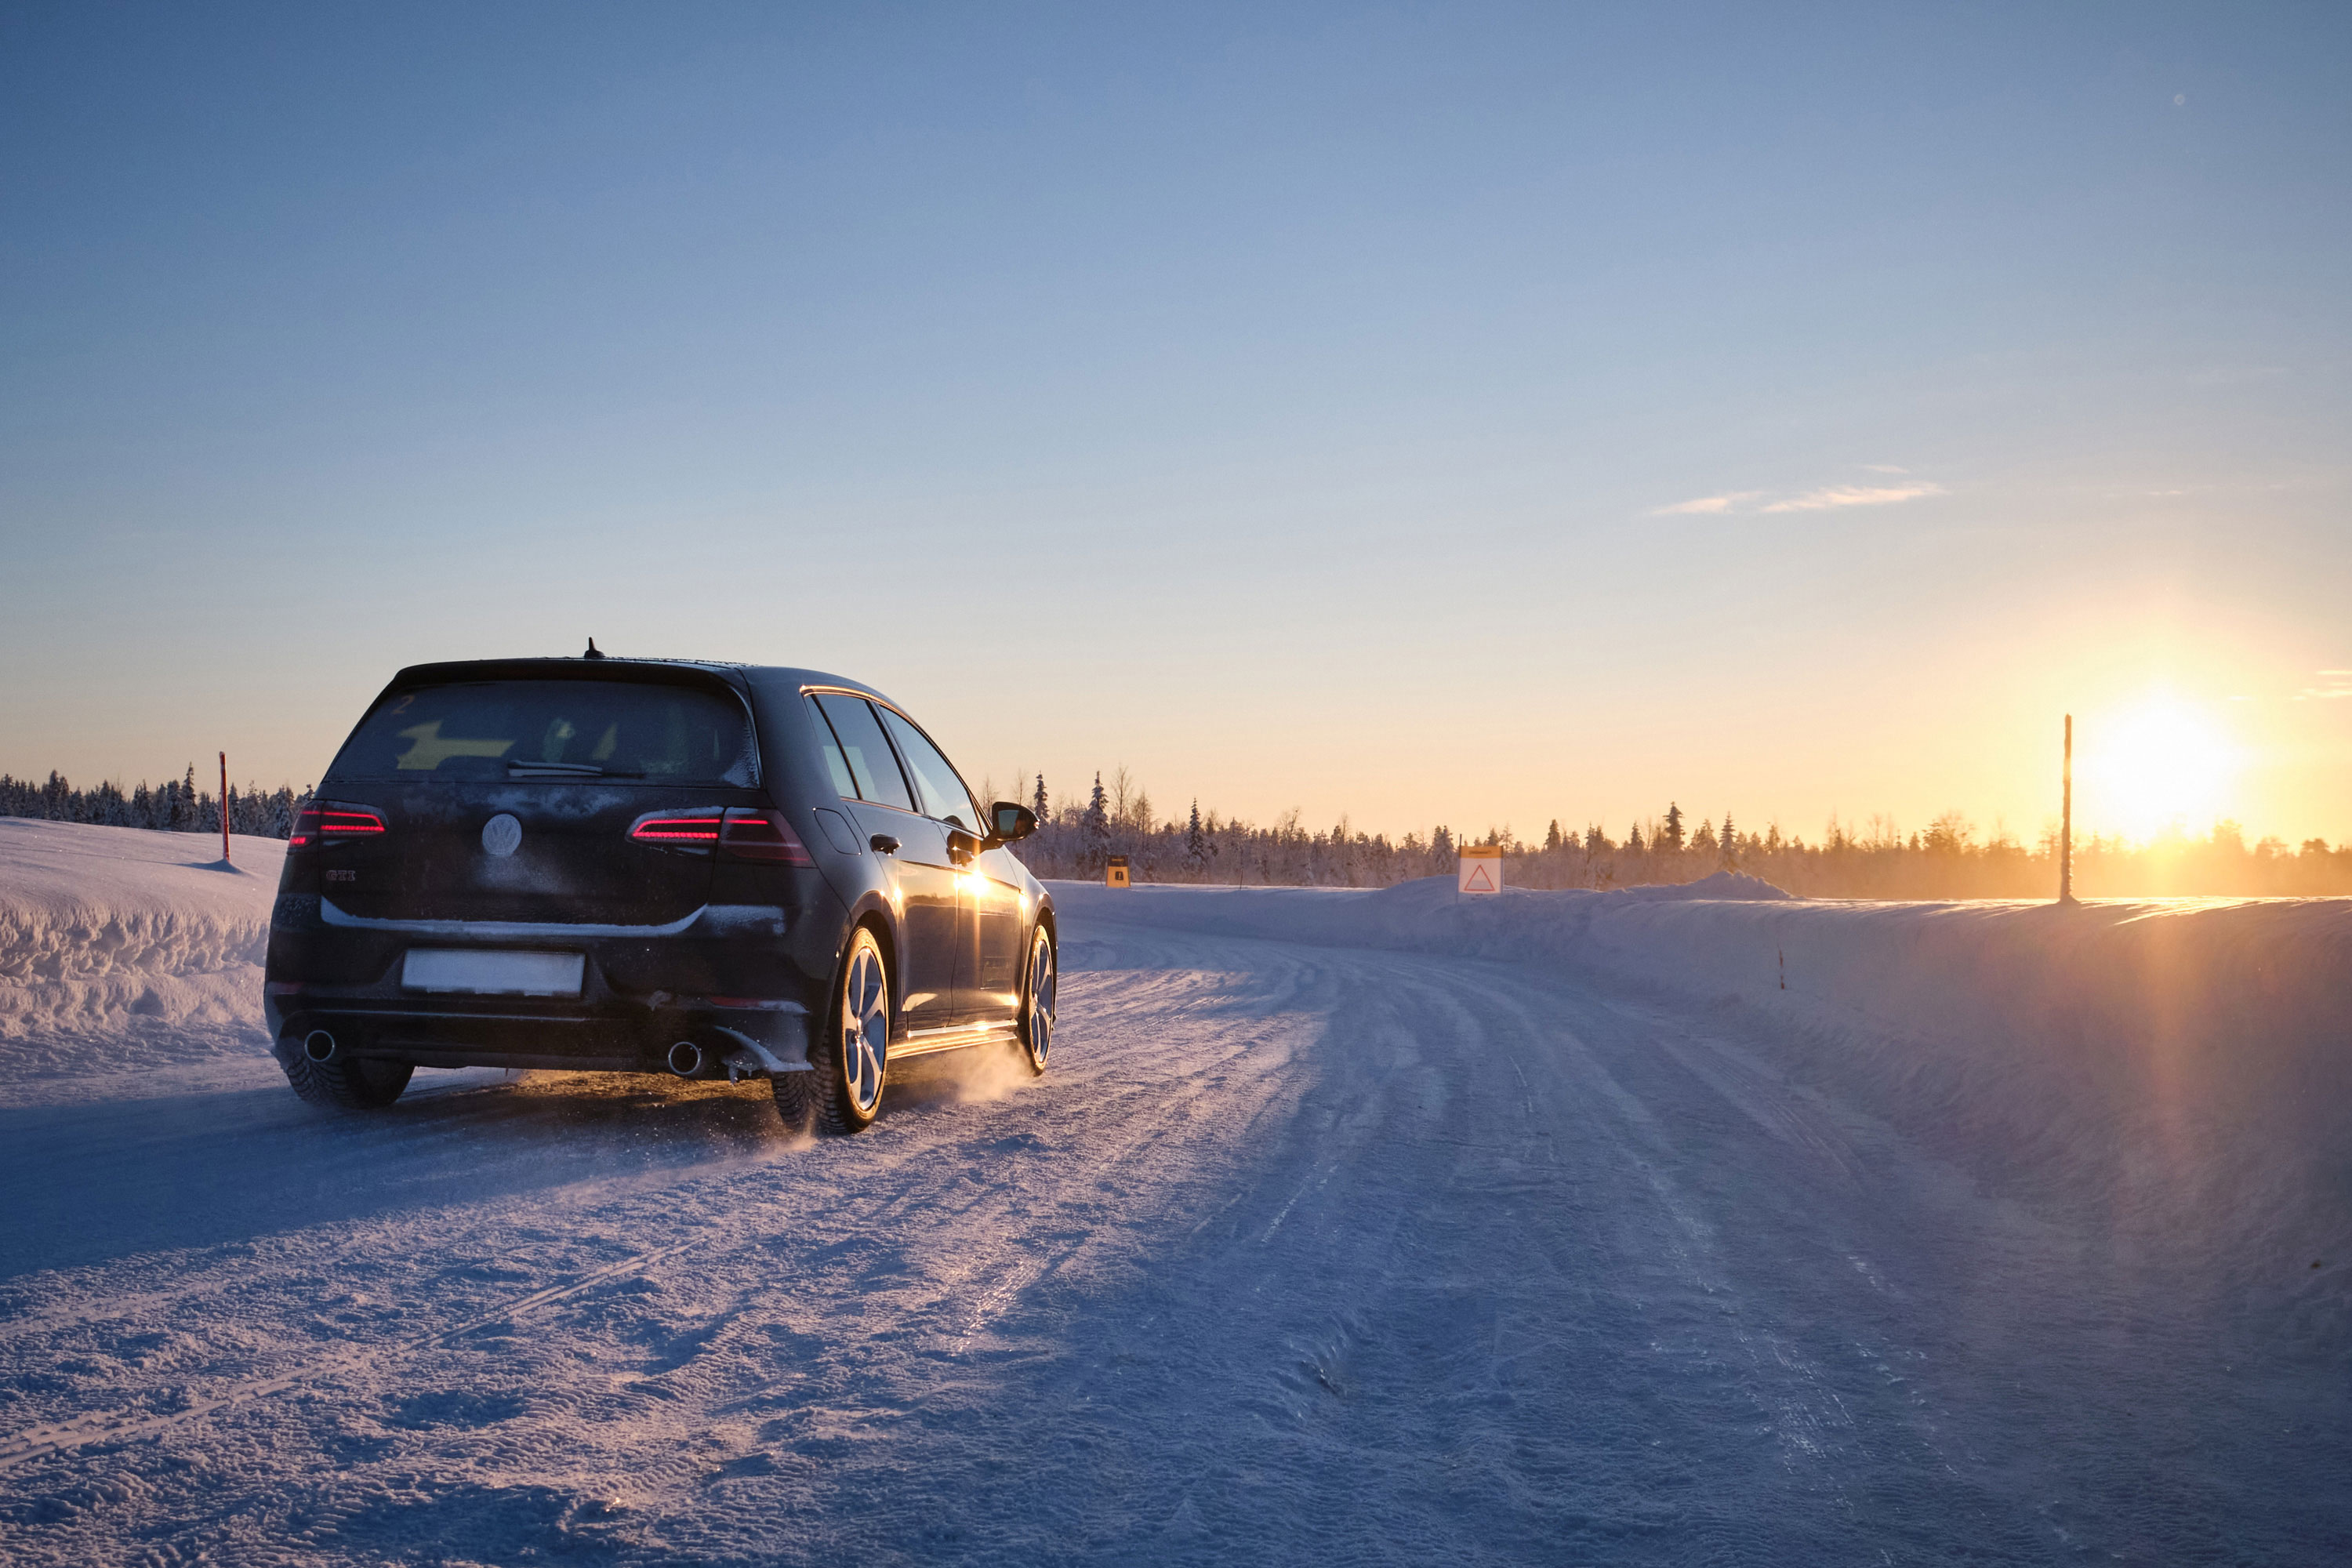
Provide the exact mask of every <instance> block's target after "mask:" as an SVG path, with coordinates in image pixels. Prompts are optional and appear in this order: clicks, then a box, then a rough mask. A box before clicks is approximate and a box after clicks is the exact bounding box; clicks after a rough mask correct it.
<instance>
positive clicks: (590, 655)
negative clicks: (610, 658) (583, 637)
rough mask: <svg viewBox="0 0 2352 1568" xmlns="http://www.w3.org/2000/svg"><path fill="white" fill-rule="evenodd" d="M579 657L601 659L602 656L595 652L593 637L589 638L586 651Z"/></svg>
mask: <svg viewBox="0 0 2352 1568" xmlns="http://www.w3.org/2000/svg"><path fill="white" fill-rule="evenodd" d="M580 657H581V658H604V655H603V654H601V653H598V652H597V651H596V639H595V638H594V637H590V638H589V639H588V651H587V652H586V653H583V654H582V655H581V656H580Z"/></svg>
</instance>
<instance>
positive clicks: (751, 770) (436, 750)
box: [328, 680, 758, 784]
mask: <svg viewBox="0 0 2352 1568" xmlns="http://www.w3.org/2000/svg"><path fill="white" fill-rule="evenodd" d="M757 773H758V770H757V767H756V765H755V763H753V760H752V746H751V721H750V719H749V717H748V716H747V715H746V714H745V713H744V711H743V705H742V703H740V702H739V701H737V700H734V699H733V698H731V697H729V696H727V695H725V694H724V693H721V692H717V691H711V690H708V689H704V688H702V687H698V686H683V685H678V686H673V685H669V684H667V683H664V682H656V681H629V680H469V681H454V682H451V683H450V684H448V685H446V686H425V687H419V688H416V689H413V690H408V691H401V692H395V693H394V695H393V696H391V697H390V698H388V699H386V700H384V701H383V702H382V703H380V704H378V705H377V706H376V707H375V708H374V709H373V710H370V711H369V713H368V716H367V717H366V718H364V719H362V720H361V721H360V726H359V728H358V729H357V730H355V731H352V738H351V739H350V740H348V741H346V742H343V749H342V751H341V752H338V753H337V754H336V757H335V761H334V763H333V765H332V766H331V767H330V768H329V769H328V776H329V777H330V778H338V779H398V780H411V779H415V780H427V779H430V780H436V781H446V780H453V779H499V780H504V779H509V778H531V779H537V780H548V779H563V778H581V779H597V778H608V779H644V780H647V781H651V782H660V783H682V784H751V783H752V782H753V781H754V780H755V778H756V777H757Z"/></svg>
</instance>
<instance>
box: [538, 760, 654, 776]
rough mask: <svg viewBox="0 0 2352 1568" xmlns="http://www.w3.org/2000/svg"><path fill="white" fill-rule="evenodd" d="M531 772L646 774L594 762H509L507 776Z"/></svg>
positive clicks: (584, 774) (576, 774) (568, 774)
mask: <svg viewBox="0 0 2352 1568" xmlns="http://www.w3.org/2000/svg"><path fill="white" fill-rule="evenodd" d="M530 773H551V774H553V775H554V776H555V777H557V778H565V779H635V778H643V777H645V774H644V773H640V772H638V771H637V770H635V769H634V768H603V767H599V766H597V765H596V764H595V763H520V762H509V763H507V777H509V778H520V777H523V776H524V775H526V774H530Z"/></svg>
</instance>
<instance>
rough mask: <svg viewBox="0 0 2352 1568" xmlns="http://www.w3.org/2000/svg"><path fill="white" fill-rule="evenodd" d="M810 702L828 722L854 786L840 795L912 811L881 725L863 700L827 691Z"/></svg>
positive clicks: (910, 799) (912, 807)
mask: <svg viewBox="0 0 2352 1568" xmlns="http://www.w3.org/2000/svg"><path fill="white" fill-rule="evenodd" d="M811 700H812V701H814V703H815V704H816V705H817V709H818V710H819V711H820V712H822V713H823V714H824V716H825V718H826V719H827V720H829V721H831V724H832V729H833V737H834V739H835V741H836V742H838V743H839V745H840V748H841V756H842V762H843V763H845V765H846V766H847V767H848V770H849V775H850V779H851V782H852V783H853V784H855V785H856V790H855V791H854V792H853V791H851V790H842V791H841V793H842V794H843V795H849V794H852V793H855V794H856V795H857V796H858V797H859V798H860V799H863V800H870V801H872V802H873V803H874V804H875V805H895V806H897V807H898V809H899V810H900V811H912V810H914V809H915V802H914V800H913V798H912V797H911V796H909V795H908V794H907V784H906V781H905V780H903V779H901V778H900V777H899V776H898V763H897V762H896V761H894V760H893V759H892V758H891V755H890V742H887V741H886V740H884V739H883V738H882V726H881V725H880V724H878V723H877V722H875V720H874V710H873V709H871V708H869V707H867V706H866V703H865V702H864V700H861V699H859V698H856V697H846V696H844V695H842V694H841V693H839V692H832V691H828V692H825V693H824V694H822V695H820V696H817V697H814V698H812V699H811ZM826 763H827V765H828V766H830V765H831V763H832V759H831V758H827V759H826ZM837 776H838V775H836V777H837ZM836 787H838V786H836Z"/></svg>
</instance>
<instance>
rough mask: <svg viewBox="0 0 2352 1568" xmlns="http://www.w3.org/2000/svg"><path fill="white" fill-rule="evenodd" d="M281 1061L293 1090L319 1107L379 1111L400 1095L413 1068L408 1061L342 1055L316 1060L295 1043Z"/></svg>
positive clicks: (413, 1072)
mask: <svg viewBox="0 0 2352 1568" xmlns="http://www.w3.org/2000/svg"><path fill="white" fill-rule="evenodd" d="M290 1054H291V1057H292V1059H291V1060H289V1061H288V1062H286V1063H285V1064H284V1066H285V1068H286V1081H287V1082H288V1083H290V1084H292V1085H293V1086H294V1092H295V1093H296V1094H299V1095H300V1096H301V1097H302V1098H303V1100H306V1101H308V1102H309V1103H310V1104H312V1105H315V1106H317V1107H318V1108H319V1109H320V1110H383V1108H384V1107H385V1106H387V1105H390V1104H391V1103H392V1102H393V1101H394V1100H398V1099H399V1098H400V1093H401V1090H403V1089H406V1088H407V1087H408V1080H409V1079H410V1078H411V1077H412V1076H413V1075H414V1074H415V1071H416V1068H415V1064H414V1063H411V1062H378V1061H367V1060H364V1059H362V1058H358V1057H352V1056H342V1057H338V1058H336V1059H334V1060H332V1061H324V1062H315V1061H312V1060H311V1059H310V1058H309V1057H307V1056H305V1055H303V1054H302V1051H301V1048H300V1047H299V1046H298V1047H296V1048H295V1049H294V1050H293V1052H292V1053H290Z"/></svg>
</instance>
